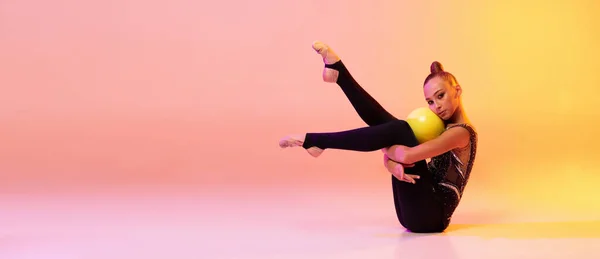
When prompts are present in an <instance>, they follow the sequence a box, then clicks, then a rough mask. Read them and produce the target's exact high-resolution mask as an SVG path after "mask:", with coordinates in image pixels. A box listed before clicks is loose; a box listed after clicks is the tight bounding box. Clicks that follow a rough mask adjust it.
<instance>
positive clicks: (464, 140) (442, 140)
mask: <svg viewBox="0 0 600 259" xmlns="http://www.w3.org/2000/svg"><path fill="white" fill-rule="evenodd" d="M469 139H470V134H469V131H468V130H467V129H465V128H463V127H453V128H450V129H448V130H446V131H444V133H442V134H441V135H440V136H439V137H437V138H435V139H432V140H430V141H427V142H425V143H423V144H420V145H418V146H415V147H407V146H402V145H394V146H391V147H390V148H388V149H387V151H386V152H385V153H386V154H387V155H388V157H389V158H390V159H392V160H394V161H397V162H399V163H402V164H413V163H416V162H417V161H421V160H425V159H427V158H431V157H434V156H438V155H441V154H443V153H446V152H448V151H450V150H452V149H455V148H461V147H465V146H466V145H468V144H469Z"/></svg>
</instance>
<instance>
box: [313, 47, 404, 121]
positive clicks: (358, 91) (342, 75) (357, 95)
mask: <svg viewBox="0 0 600 259" xmlns="http://www.w3.org/2000/svg"><path fill="white" fill-rule="evenodd" d="M313 49H315V50H316V51H317V52H318V53H319V54H321V56H322V57H323V63H325V68H324V69H323V80H324V81H326V82H336V83H337V84H338V85H339V86H340V88H341V89H342V91H343V92H344V94H345V95H346V97H347V98H348V100H349V101H350V103H351V104H352V106H353V107H354V109H355V110H356V112H357V113H358V115H359V116H360V117H361V119H362V120H363V121H364V122H365V123H366V124H367V125H369V126H374V125H379V124H383V123H386V122H389V121H393V120H396V118H395V117H394V116H393V115H391V114H390V113H389V112H388V111H386V110H385V109H384V108H383V107H382V106H381V104H379V103H378V102H377V101H376V100H375V98H373V97H372V96H371V95H370V94H369V93H368V92H367V91H365V90H364V89H363V88H362V87H361V86H360V84H358V82H357V81H356V80H355V79H354V78H353V77H352V75H351V74H350V72H349V71H348V69H347V68H346V66H345V65H344V63H343V62H342V61H341V59H340V58H339V56H338V55H337V54H336V53H335V52H334V51H333V50H332V49H331V48H330V47H329V46H328V45H326V44H324V43H322V42H319V41H316V42H314V43H313Z"/></svg>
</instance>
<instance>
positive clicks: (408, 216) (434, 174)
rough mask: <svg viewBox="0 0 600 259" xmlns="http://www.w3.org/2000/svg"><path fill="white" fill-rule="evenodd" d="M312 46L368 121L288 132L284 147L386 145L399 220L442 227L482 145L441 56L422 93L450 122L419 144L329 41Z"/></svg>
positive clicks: (319, 149) (316, 150)
mask: <svg viewBox="0 0 600 259" xmlns="http://www.w3.org/2000/svg"><path fill="white" fill-rule="evenodd" d="M313 49H314V50H315V51H317V53H319V54H320V55H321V56H322V58H323V62H324V63H325V64H324V70H323V80H324V81H325V82H330V83H334V82H335V83H337V84H338V85H339V86H340V87H341V89H342V91H343V92H344V94H345V95H346V97H347V98H348V100H349V101H350V103H351V104H352V106H353V107H354V109H355V110H356V112H357V113H358V115H359V116H360V117H361V119H362V120H363V121H364V122H365V123H366V124H367V125H368V127H362V128H356V129H352V130H347V131H340V132H324V133H306V134H303V135H300V136H287V137H285V138H283V139H281V140H280V142H279V145H280V147H282V148H286V147H297V146H301V147H303V148H304V149H306V150H307V151H308V153H309V154H310V155H312V156H314V157H318V156H320V155H321V154H322V153H323V151H324V150H325V149H340V150H352V151H361V152H370V151H377V150H382V151H383V152H384V164H385V167H386V168H387V169H388V171H390V172H391V173H392V174H393V176H392V177H391V178H392V191H393V197H394V204H395V209H396V215H397V217H398V220H399V221H400V224H401V225H402V226H403V227H405V228H406V229H408V230H409V231H412V232H417V233H436V232H443V231H444V230H445V229H446V228H447V227H448V225H449V224H450V219H451V217H452V215H453V213H454V211H455V209H456V207H457V206H458V204H459V202H460V200H461V197H462V195H463V192H464V189H465V186H466V184H467V182H468V180H469V176H470V174H471V169H472V167H473V163H474V161H475V154H476V150H477V132H476V131H475V128H474V127H473V126H472V125H471V123H470V122H469V120H468V118H467V116H466V113H465V111H464V109H463V105H462V101H461V93H462V88H461V86H460V85H459V84H458V82H457V80H456V78H455V77H454V76H453V75H452V74H451V73H449V72H446V71H444V69H443V67H442V65H441V64H440V63H439V62H437V61H436V62H433V63H432V64H431V68H430V70H431V73H430V74H429V75H428V76H427V77H426V79H425V82H424V84H423V93H424V96H425V101H426V102H427V104H428V106H429V109H431V110H432V111H433V112H434V113H435V114H437V116H439V117H440V118H441V119H442V120H443V121H444V124H445V126H446V128H445V131H444V132H443V133H442V134H441V135H440V136H438V137H437V138H435V139H433V140H430V141H427V142H424V143H420V144H419V143H418V142H417V139H416V137H415V135H414V133H413V131H412V130H411V128H410V126H409V125H408V123H407V122H406V121H404V120H401V119H397V118H395V117H394V116H392V115H391V114H390V113H389V112H387V111H386V110H385V109H384V108H383V107H381V105H380V104H379V103H378V102H377V101H376V100H375V99H373V97H371V96H370V95H369V94H368V93H367V92H366V91H365V90H364V89H363V88H362V87H361V86H360V85H359V84H358V83H357V82H356V81H355V80H354V78H353V77H352V75H351V74H350V72H349V71H348V69H347V68H346V67H345V65H344V64H343V63H342V61H341V60H340V58H339V57H338V55H337V54H336V53H335V52H334V51H333V50H332V49H331V48H330V47H329V46H328V45H326V44H324V43H322V42H318V41H316V42H314V43H313ZM428 158H430V159H431V160H430V162H429V163H427V162H426V159H428Z"/></svg>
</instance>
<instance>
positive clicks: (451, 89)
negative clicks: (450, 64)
mask: <svg viewBox="0 0 600 259" xmlns="http://www.w3.org/2000/svg"><path fill="white" fill-rule="evenodd" d="M461 91H462V90H461V88H460V86H458V85H456V86H452V85H450V83H449V82H447V81H446V80H444V79H443V78H441V77H435V78H432V79H431V80H429V81H428V82H427V84H425V86H424V87H423V93H424V95H425V101H427V104H428V105H429V109H430V110H431V111H433V112H434V113H435V114H437V116H438V117H440V118H441V119H442V120H448V119H450V118H452V115H454V112H455V111H456V109H457V108H458V106H459V105H460V94H461Z"/></svg>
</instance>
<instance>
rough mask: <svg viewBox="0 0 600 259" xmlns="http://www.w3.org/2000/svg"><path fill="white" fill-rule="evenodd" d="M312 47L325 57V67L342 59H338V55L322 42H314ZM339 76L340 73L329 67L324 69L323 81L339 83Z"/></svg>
mask: <svg viewBox="0 0 600 259" xmlns="http://www.w3.org/2000/svg"><path fill="white" fill-rule="evenodd" d="M312 47H313V49H314V50H315V51H316V52H317V53H319V54H321V57H323V63H325V65H331V64H334V63H336V62H338V61H340V57H338V55H337V54H335V52H334V51H333V50H332V49H331V48H330V47H329V46H328V45H327V44H325V43H323V42H320V41H315V42H313V45H312ZM339 75H340V72H339V71H337V70H335V69H332V68H328V67H325V68H324V69H323V81H325V82H328V83H335V82H337V78H338V76H339Z"/></svg>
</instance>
